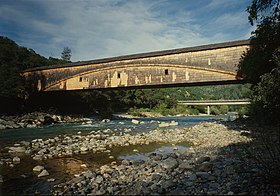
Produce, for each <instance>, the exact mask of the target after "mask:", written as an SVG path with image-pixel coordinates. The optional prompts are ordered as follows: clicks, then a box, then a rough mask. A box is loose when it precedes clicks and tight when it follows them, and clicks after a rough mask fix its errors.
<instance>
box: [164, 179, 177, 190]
mask: <svg viewBox="0 0 280 196" xmlns="http://www.w3.org/2000/svg"><path fill="white" fill-rule="evenodd" d="M175 186H176V184H175V182H173V181H172V180H167V181H164V182H163V183H162V185H161V187H162V188H163V189H165V190H168V189H170V188H172V187H175Z"/></svg>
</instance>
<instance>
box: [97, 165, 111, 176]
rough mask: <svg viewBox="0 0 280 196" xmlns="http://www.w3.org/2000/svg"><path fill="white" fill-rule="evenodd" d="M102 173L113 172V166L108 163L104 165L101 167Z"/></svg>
mask: <svg viewBox="0 0 280 196" xmlns="http://www.w3.org/2000/svg"><path fill="white" fill-rule="evenodd" d="M100 173H101V174H105V173H112V168H111V167H109V166H108V165H103V166H101V167H100Z"/></svg>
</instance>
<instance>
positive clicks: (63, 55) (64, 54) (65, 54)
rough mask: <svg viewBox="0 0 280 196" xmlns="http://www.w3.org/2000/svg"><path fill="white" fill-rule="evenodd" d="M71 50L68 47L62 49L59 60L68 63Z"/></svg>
mask: <svg viewBox="0 0 280 196" xmlns="http://www.w3.org/2000/svg"><path fill="white" fill-rule="evenodd" d="M71 53H72V52H71V49H70V48H68V47H64V48H63V51H62V53H61V59H62V60H64V61H70V59H71Z"/></svg>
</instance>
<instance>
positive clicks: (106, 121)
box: [101, 119, 110, 123]
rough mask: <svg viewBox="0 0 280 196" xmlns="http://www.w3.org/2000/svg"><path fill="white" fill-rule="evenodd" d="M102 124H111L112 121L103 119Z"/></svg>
mask: <svg viewBox="0 0 280 196" xmlns="http://www.w3.org/2000/svg"><path fill="white" fill-rule="evenodd" d="M101 122H103V123H108V122H110V119H103V120H102V121H101Z"/></svg>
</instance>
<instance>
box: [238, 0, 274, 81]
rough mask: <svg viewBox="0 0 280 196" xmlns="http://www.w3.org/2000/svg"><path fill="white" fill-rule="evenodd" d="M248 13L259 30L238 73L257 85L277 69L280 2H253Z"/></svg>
mask: <svg viewBox="0 0 280 196" xmlns="http://www.w3.org/2000/svg"><path fill="white" fill-rule="evenodd" d="M247 11H248V13H249V17H248V19H249V21H250V23H251V24H252V25H253V24H254V22H255V23H257V29H256V30H255V31H254V32H253V36H252V38H251V44H252V47H251V49H250V50H249V51H248V52H247V53H246V54H244V56H243V58H242V60H241V62H240V64H239V70H238V72H239V74H242V75H245V76H246V77H247V79H248V80H249V81H250V82H252V83H253V84H256V83H258V82H259V81H260V76H261V75H263V74H265V73H269V72H270V71H271V70H272V69H273V68H275V67H276V64H275V62H274V61H273V54H274V53H275V51H276V50H277V48H278V47H279V44H280V25H279V20H280V6H279V0H253V1H252V4H251V6H250V7H248V8H247Z"/></svg>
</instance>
